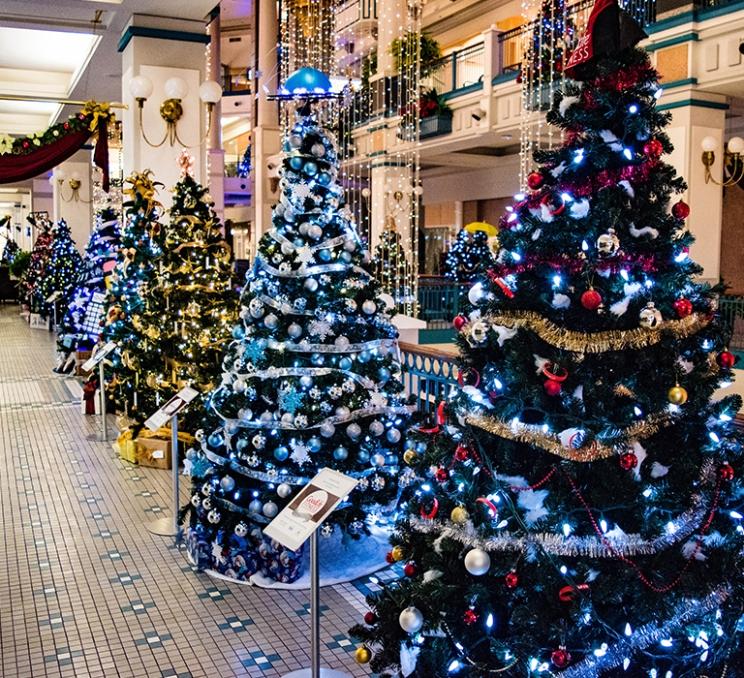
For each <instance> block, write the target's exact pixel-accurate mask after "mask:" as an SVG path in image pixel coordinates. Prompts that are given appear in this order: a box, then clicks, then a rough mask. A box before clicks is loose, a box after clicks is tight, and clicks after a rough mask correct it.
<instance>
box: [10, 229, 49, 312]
mask: <svg viewBox="0 0 744 678" xmlns="http://www.w3.org/2000/svg"><path fill="white" fill-rule="evenodd" d="M33 223H34V224H35V226H36V227H37V228H38V229H39V235H37V236H36V241H35V242H34V247H33V249H32V250H31V260H30V262H29V265H28V268H27V269H26V272H25V273H24V275H23V276H22V277H21V280H20V283H19V285H18V289H19V291H20V293H21V300H22V302H23V303H24V304H26V305H28V306H29V308H30V309H31V310H32V311H34V312H38V311H39V310H40V309H41V307H42V306H43V304H44V299H43V298H42V297H41V295H40V294H39V293H37V283H38V281H39V279H40V278H41V276H42V274H43V273H44V269H45V268H46V265H47V261H48V260H49V257H50V255H51V252H52V232H51V224H50V223H49V222H48V221H46V220H42V219H38V220H36V221H35V222H33Z"/></svg>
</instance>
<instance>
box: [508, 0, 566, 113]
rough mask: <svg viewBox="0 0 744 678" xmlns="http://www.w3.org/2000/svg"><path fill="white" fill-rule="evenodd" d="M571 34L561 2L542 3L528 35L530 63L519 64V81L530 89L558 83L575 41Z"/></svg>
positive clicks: (551, 0) (563, 3) (554, 0)
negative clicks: (520, 78) (523, 82)
mask: <svg viewBox="0 0 744 678" xmlns="http://www.w3.org/2000/svg"><path fill="white" fill-rule="evenodd" d="M575 34H576V28H575V26H574V23H573V20H572V19H571V17H570V15H568V14H567V12H566V2H565V0H542V5H541V6H540V13H539V14H538V16H537V18H536V19H535V22H534V30H533V32H532V38H531V45H530V47H531V55H530V56H531V60H530V61H528V62H526V63H525V64H523V66H522V73H521V77H522V78H525V79H526V80H527V83H528V84H529V85H530V86H532V87H540V86H546V85H551V84H552V83H553V81H554V80H558V79H559V78H560V77H561V73H562V71H563V66H564V63H565V59H566V55H567V54H570V53H571V50H572V48H573V46H574V43H575V41H576V35H575ZM548 100H550V97H548Z"/></svg>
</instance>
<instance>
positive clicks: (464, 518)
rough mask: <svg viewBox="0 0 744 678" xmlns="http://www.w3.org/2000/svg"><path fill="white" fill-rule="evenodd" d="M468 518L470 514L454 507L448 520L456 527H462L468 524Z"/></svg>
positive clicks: (460, 507) (458, 507) (461, 508)
mask: <svg viewBox="0 0 744 678" xmlns="http://www.w3.org/2000/svg"><path fill="white" fill-rule="evenodd" d="M469 517H470V514H469V513H468V512H467V510H466V509H465V508H463V507H462V506H455V508H453V509H452V513H450V520H452V522H453V523H456V524H457V525H464V524H465V523H466V522H468V518H469Z"/></svg>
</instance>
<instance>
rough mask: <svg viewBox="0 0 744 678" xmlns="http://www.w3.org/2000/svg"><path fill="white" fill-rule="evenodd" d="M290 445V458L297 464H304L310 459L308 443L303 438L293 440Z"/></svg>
mask: <svg viewBox="0 0 744 678" xmlns="http://www.w3.org/2000/svg"><path fill="white" fill-rule="evenodd" d="M289 446H290V447H291V448H292V454H291V455H290V458H291V459H292V461H293V462H294V463H295V464H298V465H299V466H302V465H303V464H307V462H309V461H310V454H309V453H308V449H307V445H305V443H303V442H302V441H301V440H292V441H291V442H290V443H289Z"/></svg>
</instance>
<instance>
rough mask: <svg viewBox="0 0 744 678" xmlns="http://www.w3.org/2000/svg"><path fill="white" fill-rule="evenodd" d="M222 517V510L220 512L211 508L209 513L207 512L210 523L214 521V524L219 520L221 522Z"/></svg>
mask: <svg viewBox="0 0 744 678" xmlns="http://www.w3.org/2000/svg"><path fill="white" fill-rule="evenodd" d="M221 517H222V516H221V515H220V512H219V511H218V510H217V509H212V510H211V511H210V512H209V513H208V514H207V520H208V521H209V522H210V523H212V524H213V525H216V524H217V523H219V522H220V518H221Z"/></svg>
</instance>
